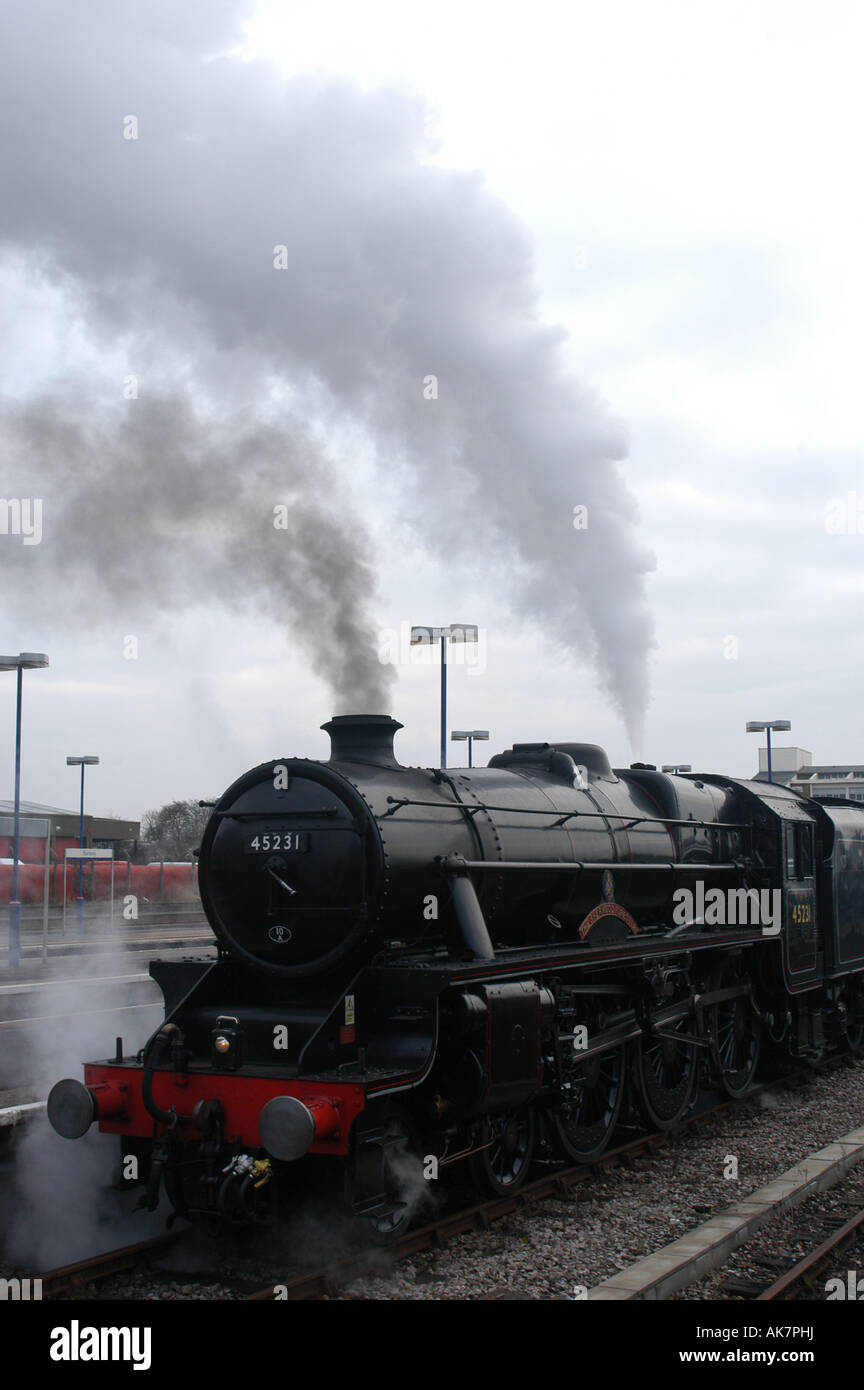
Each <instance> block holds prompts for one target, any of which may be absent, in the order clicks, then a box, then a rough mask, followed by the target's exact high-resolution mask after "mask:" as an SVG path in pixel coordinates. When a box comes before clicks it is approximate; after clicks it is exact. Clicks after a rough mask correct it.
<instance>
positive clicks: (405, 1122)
mask: <svg viewBox="0 0 864 1390" xmlns="http://www.w3.org/2000/svg"><path fill="white" fill-rule="evenodd" d="M420 1154H421V1146H420V1139H419V1136H418V1134H417V1132H416V1130H415V1128H414V1126H413V1124H412V1123H411V1121H410V1120H409V1119H408V1117H407V1116H406V1115H404V1114H402V1113H400V1112H396V1113H394V1114H392V1115H390V1116H388V1118H387V1119H386V1120H384V1121H383V1123H382V1124H381V1126H380V1127H379V1128H378V1129H377V1130H375V1131H374V1133H372V1134H367V1135H366V1136H365V1141H364V1142H363V1143H362V1144H361V1145H360V1146H359V1148H358V1149H357V1150H356V1151H355V1153H354V1155H353V1156H352V1158H351V1160H350V1162H349V1165H348V1167H347V1169H346V1172H345V1198H346V1201H347V1203H348V1208H349V1210H350V1211H351V1212H352V1213H353V1214H354V1217H355V1218H356V1220H355V1229H356V1231H357V1234H358V1235H359V1236H360V1237H361V1238H363V1239H365V1240H367V1241H368V1240H371V1241H373V1242H374V1244H376V1245H389V1244H391V1242H393V1241H395V1240H398V1239H399V1237H400V1236H403V1235H404V1234H405V1232H406V1231H407V1230H408V1227H409V1226H410V1225H411V1223H412V1221H413V1220H414V1217H415V1216H416V1215H417V1212H418V1211H419V1209H420V1208H421V1206H422V1205H423V1201H424V1199H428V1196H429V1184H428V1183H426V1182H424V1179H423V1160H422V1158H421V1157H420Z"/></svg>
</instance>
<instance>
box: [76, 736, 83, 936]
mask: <svg viewBox="0 0 864 1390" xmlns="http://www.w3.org/2000/svg"><path fill="white" fill-rule="evenodd" d="M78 848H79V849H83V848H84V764H83V762H82V764H81V811H80V814H79V817H78ZM77 931H78V935H79V936H83V935H84V860H83V859H79V860H78V926H77Z"/></svg>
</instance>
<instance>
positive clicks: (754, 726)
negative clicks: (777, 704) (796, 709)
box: [747, 719, 792, 782]
mask: <svg viewBox="0 0 864 1390" xmlns="http://www.w3.org/2000/svg"><path fill="white" fill-rule="evenodd" d="M791 728H792V725H791V724H790V723H789V720H788V719H749V720H748V721H747V732H748V734H761V732H762V730H763V729H764V730H765V733H766V734H767V736H768V781H769V782H773V781H774V778H773V777H772V775H771V730H772V729H775V730H776V731H777V732H778V733H780V732H781V731H782V732H783V733H787V732H788V731H789V729H791Z"/></svg>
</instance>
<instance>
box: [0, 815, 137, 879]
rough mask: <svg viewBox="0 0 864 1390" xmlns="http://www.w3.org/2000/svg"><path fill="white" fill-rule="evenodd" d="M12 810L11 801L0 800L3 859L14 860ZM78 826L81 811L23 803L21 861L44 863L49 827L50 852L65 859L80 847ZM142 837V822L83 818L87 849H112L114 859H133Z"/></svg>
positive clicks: (0, 837) (19, 850)
mask: <svg viewBox="0 0 864 1390" xmlns="http://www.w3.org/2000/svg"><path fill="white" fill-rule="evenodd" d="M13 811H14V805H13V803H12V802H11V801H4V800H0V859H11V857H12V817H13ZM78 826H79V812H78V811H63V810H61V809H60V807H59V806H40V805H38V804H37V803H36V802H35V801H22V802H21V840H20V844H19V849H18V857H19V859H21V860H22V861H23V862H24V863H25V864H42V863H44V861H45V839H46V836H45V831H46V828H47V830H48V832H49V835H48V837H49V841H50V849H51V850H52V851H53V853H54V854H55V855H56V856H57V858H58V859H62V858H63V855H64V851H65V850H67V849H77V847H78V843H79V841H78ZM28 832H29V833H28ZM140 838H141V823H140V821H134V820H113V819H111V818H108V817H106V816H85V817H84V845H85V848H90V849H113V851H114V857H115V858H120V857H122V856H123V855H124V854H129V855H131V856H132V858H133V859H134V857H135V855H136V853H137V850H138V841H139V839H140Z"/></svg>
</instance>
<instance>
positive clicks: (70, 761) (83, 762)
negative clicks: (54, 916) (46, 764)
mask: <svg viewBox="0 0 864 1390" xmlns="http://www.w3.org/2000/svg"><path fill="white" fill-rule="evenodd" d="M98 762H99V759H98V758H92V757H90V758H67V759H66V766H67V767H80V768H81V810H80V813H79V817H78V848H79V849H83V848H84V769H85V767H93V766H94V765H95V764H97V763H98ZM63 882H64V884H65V882H66V870H65V869H64V870H63ZM111 891H112V893H113V891H114V890H113V888H112V890H111ZM63 898H64V901H65V898H66V891H65V888H64V891H63ZM64 910H65V909H64ZM76 930H77V933H78V935H79V936H83V935H84V860H83V859H79V860H78V923H77V927H76Z"/></svg>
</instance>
